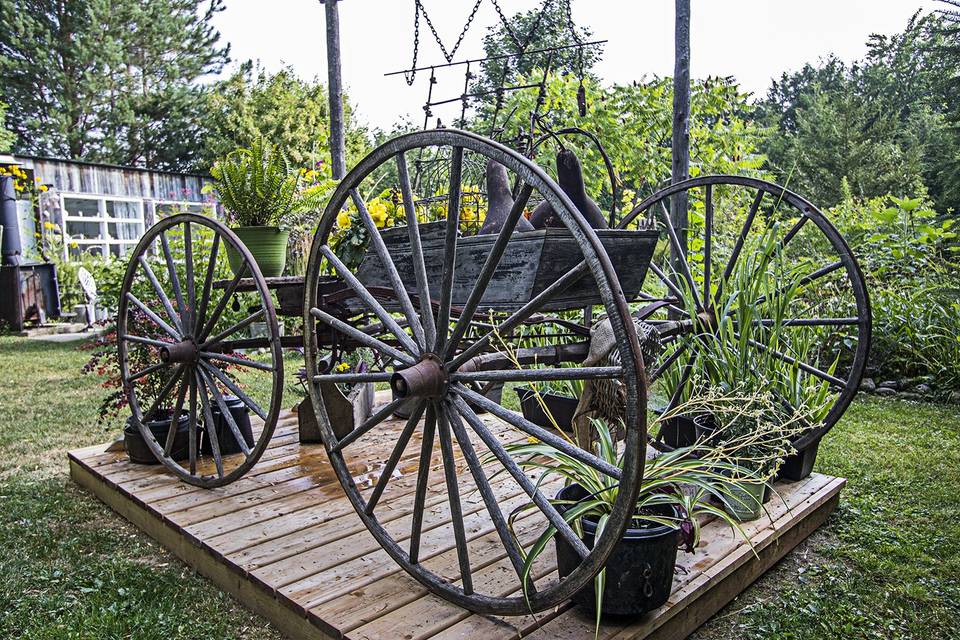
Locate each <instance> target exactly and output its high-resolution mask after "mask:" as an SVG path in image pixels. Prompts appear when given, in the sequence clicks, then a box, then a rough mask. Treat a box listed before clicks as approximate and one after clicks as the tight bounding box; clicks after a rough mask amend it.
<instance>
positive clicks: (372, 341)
mask: <svg viewBox="0 0 960 640" xmlns="http://www.w3.org/2000/svg"><path fill="white" fill-rule="evenodd" d="M310 315H312V316H313V317H314V318H317V319H318V320H320V321H322V322H324V323H326V324H327V325H329V326H330V327H332V328H333V329H334V330H336V331H339V332H340V333H343V334H346V335H348V336H350V337H351V338H353V339H354V340H356V341H357V342H359V343H360V344H362V345H365V346H367V347H370V348H371V349H376V350H377V351H379V352H380V353H383V354H384V355H387V356H390V357H391V358H393V359H394V360H399V361H400V362H402V363H404V364H407V365H413V364H415V363H416V361H415V360H414V359H413V358H411V357H410V356H409V355H407V354H405V353H403V352H402V351H398V350H397V349H394V348H393V347H391V346H390V345H388V344H387V343H385V342H382V341H380V340H378V339H377V338H374V337H373V336H371V335H367V334H366V333H364V332H363V331H360V329H357V328H356V327H353V326H351V325H349V324H347V323H346V322H344V321H343V320H340V319H339V318H335V317H333V316H332V315H330V314H329V313H327V312H326V311H322V310H320V309H317V308H316V307H314V308H312V309H310Z"/></svg>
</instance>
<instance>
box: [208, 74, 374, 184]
mask: <svg viewBox="0 0 960 640" xmlns="http://www.w3.org/2000/svg"><path fill="white" fill-rule="evenodd" d="M206 110H207V114H208V116H207V121H206V132H205V135H204V141H203V148H204V155H203V159H202V162H201V168H206V167H209V166H210V165H211V164H212V163H213V162H214V161H215V160H216V159H217V158H220V157H223V156H224V155H226V154H227V153H229V152H230V151H232V150H233V149H235V148H237V147H250V146H251V145H252V144H253V143H254V141H256V140H257V139H259V138H265V139H266V140H267V141H268V142H270V143H271V144H275V145H278V146H280V147H281V148H283V149H284V150H285V151H286V152H287V153H288V154H289V155H290V158H291V160H293V161H294V162H295V163H297V164H300V165H304V164H306V163H308V162H310V161H313V162H315V161H316V160H319V159H324V160H325V161H329V155H330V150H329V136H330V119H329V117H330V114H329V108H328V103H327V92H326V88H325V87H324V85H323V84H321V83H320V82H318V81H317V80H313V81H309V82H308V81H304V80H301V79H300V78H298V77H297V75H296V74H295V73H294V72H293V70H292V69H290V68H285V69H281V70H280V71H278V72H277V73H273V74H271V73H268V72H266V71H265V70H264V69H262V68H260V67H255V66H254V64H253V63H252V62H249V61H248V62H246V63H244V64H243V65H241V67H240V68H239V69H238V70H237V71H236V72H235V73H234V74H232V75H231V76H230V77H228V78H226V79H225V80H222V81H220V82H218V83H216V84H215V85H214V86H213V87H212V89H211V91H210V93H209V95H208V96H207V107H206ZM344 115H345V119H346V121H347V156H348V165H349V164H350V159H351V158H352V159H354V160H355V159H357V158H358V157H359V156H361V155H363V154H364V153H365V152H366V151H367V149H368V148H369V143H368V141H367V138H366V132H365V131H364V130H363V129H361V128H358V127H356V126H352V123H351V120H352V117H351V116H352V110H351V109H350V105H349V102H348V103H346V105H345V109H344Z"/></svg>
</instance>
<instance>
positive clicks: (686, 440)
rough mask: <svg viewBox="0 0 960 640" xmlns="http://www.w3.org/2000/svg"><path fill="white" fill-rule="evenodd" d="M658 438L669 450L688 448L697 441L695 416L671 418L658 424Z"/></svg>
mask: <svg viewBox="0 0 960 640" xmlns="http://www.w3.org/2000/svg"><path fill="white" fill-rule="evenodd" d="M660 438H661V439H662V440H663V443H664V444H665V445H667V446H668V447H670V448H671V449H680V448H682V447H689V446H691V445H693V444H694V443H695V442H696V441H697V424H696V416H683V415H680V416H673V417H671V418H666V419H665V420H662V421H661V422H660Z"/></svg>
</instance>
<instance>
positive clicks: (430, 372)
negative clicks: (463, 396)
mask: <svg viewBox="0 0 960 640" xmlns="http://www.w3.org/2000/svg"><path fill="white" fill-rule="evenodd" d="M390 387H391V388H392V389H393V392H394V393H396V394H397V397H398V398H428V399H433V400H436V399H438V398H442V397H443V396H444V395H445V394H446V393H447V372H446V370H445V369H444V368H443V361H442V360H440V358H439V357H437V356H436V355H434V354H432V353H425V354H423V356H422V357H421V359H420V362H418V363H417V364H415V365H413V366H412V367H409V368H407V369H401V370H400V371H397V372H396V373H394V374H393V377H392V378H390Z"/></svg>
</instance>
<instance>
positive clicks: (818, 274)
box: [753, 260, 843, 305]
mask: <svg viewBox="0 0 960 640" xmlns="http://www.w3.org/2000/svg"><path fill="white" fill-rule="evenodd" d="M841 267H843V262H842V261H841V260H837V261H836V262H832V263H830V264H828V265H827V266H825V267H820V268H819V269H817V270H816V271H814V272H813V273H808V274H807V275H805V276H803V277H802V278H800V279H799V280H797V282H796V284H793V285H788V286H786V287H780V288H779V289H777V290H776V291H774V292H773V294H772V295H771V296H760V297H759V298H757V299H756V300H754V301H753V304H754V305H758V304H762V303H764V302H766V301H767V300H768V299H769V298H770V297H773V298H776V297H778V296H780V295H782V294H784V293H786V292H787V291H788V290H789V289H792V288H797V289H799V288H800V287H805V286H807V285H808V284H810V283H811V282H813V281H814V280H819V279H820V278H822V277H824V276H826V275H829V274H831V273H833V272H834V271H836V270H837V269H840V268H841Z"/></svg>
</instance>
